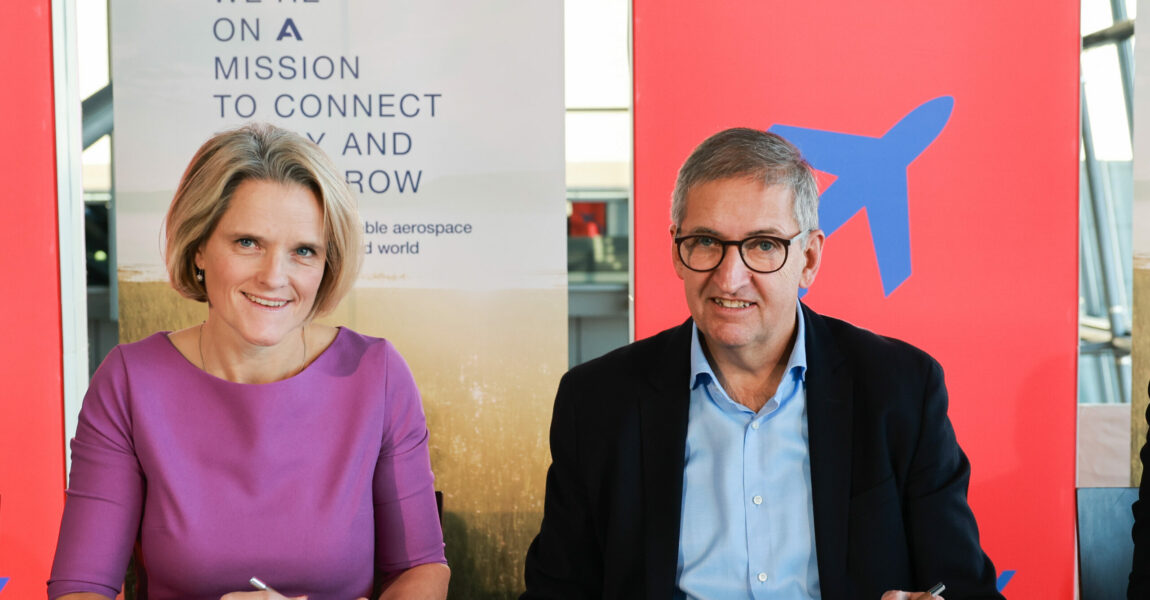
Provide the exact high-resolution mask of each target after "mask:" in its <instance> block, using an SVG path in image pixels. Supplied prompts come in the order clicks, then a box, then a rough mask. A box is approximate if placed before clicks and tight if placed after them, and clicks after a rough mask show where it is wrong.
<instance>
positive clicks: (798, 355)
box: [688, 302, 807, 389]
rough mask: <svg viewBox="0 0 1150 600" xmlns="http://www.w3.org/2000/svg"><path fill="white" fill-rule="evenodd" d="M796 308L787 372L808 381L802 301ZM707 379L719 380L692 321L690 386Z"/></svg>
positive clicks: (693, 386) (697, 328)
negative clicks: (795, 320) (796, 321)
mask: <svg viewBox="0 0 1150 600" xmlns="http://www.w3.org/2000/svg"><path fill="white" fill-rule="evenodd" d="M795 310H796V312H797V315H798V316H797V320H798V323H797V326H796V327H795V329H796V330H797V331H796V333H795V347H794V348H792V349H791V355H790V357H789V358H788V359H787V371H786V372H787V373H793V374H794V375H795V376H796V377H797V378H798V379H799V380H802V381H806V378H807V334H806V329H807V328H806V325H804V324H803V307H802V303H799V302H796V303H795ZM707 381H718V378H717V377H715V372H714V371H713V370H712V369H711V363H709V362H707V355H706V354H704V353H703V344H701V343H700V342H699V327H698V325H696V324H695V323H694V322H692V323H691V378H690V380H689V382H688V383H689V386H690V388H691V389H694V388H695V387H697V386H699V385H700V384H703V383H706V382H707Z"/></svg>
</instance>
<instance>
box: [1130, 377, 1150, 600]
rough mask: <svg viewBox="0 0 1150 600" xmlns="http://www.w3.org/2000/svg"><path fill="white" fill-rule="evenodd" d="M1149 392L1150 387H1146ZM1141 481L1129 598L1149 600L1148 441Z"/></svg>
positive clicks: (1148, 416) (1148, 417)
mask: <svg viewBox="0 0 1150 600" xmlns="http://www.w3.org/2000/svg"><path fill="white" fill-rule="evenodd" d="M1147 393H1150V389H1147ZM1146 421H1147V422H1148V423H1150V406H1148V407H1146ZM1140 456H1141V458H1142V483H1141V485H1139V486H1138V500H1136V501H1134V507H1133V510H1134V531H1133V532H1132V534H1131V535H1133V536H1134V566H1133V568H1132V569H1131V570H1130V587H1129V588H1128V589H1127V592H1126V597H1127V598H1128V599H1129V600H1150V477H1147V476H1146V470H1147V469H1148V468H1150V443H1143V444H1142V452H1141V453H1140Z"/></svg>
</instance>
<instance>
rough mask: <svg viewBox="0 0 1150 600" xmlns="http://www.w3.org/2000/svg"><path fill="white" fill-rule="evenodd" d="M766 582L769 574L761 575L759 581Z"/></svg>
mask: <svg viewBox="0 0 1150 600" xmlns="http://www.w3.org/2000/svg"><path fill="white" fill-rule="evenodd" d="M766 580H767V574H766V573H759V581H766Z"/></svg>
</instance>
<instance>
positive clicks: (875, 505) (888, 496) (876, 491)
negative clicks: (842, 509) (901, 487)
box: [850, 475, 898, 516]
mask: <svg viewBox="0 0 1150 600" xmlns="http://www.w3.org/2000/svg"><path fill="white" fill-rule="evenodd" d="M889 505H894V506H898V488H897V486H896V485H895V481H894V475H891V476H890V477H887V478H886V479H884V480H882V481H881V482H880V483H879V484H878V485H874V486H871V487H869V488H867V489H865V490H863V491H861V492H859V493H857V494H855V495H853V496H851V508H850V514H851V515H852V516H854V515H860V514H866V513H870V512H874V511H876V510H879V509H881V508H883V507H886V506H889Z"/></svg>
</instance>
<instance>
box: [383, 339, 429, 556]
mask: <svg viewBox="0 0 1150 600" xmlns="http://www.w3.org/2000/svg"><path fill="white" fill-rule="evenodd" d="M384 361H385V364H384V368H383V373H384V377H385V381H384V390H385V395H384V401H385V402H386V412H387V418H386V424H385V431H384V432H383V440H382V444H381V446H380V452H379V461H378V462H377V463H376V468H375V475H374V480H373V487H374V490H373V491H374V507H375V535H376V543H375V548H376V566H377V568H378V569H379V570H380V571H382V572H383V573H385V574H388V575H389V576H390V575H394V574H396V573H398V572H399V571H403V570H405V569H408V568H411V567H414V566H417V565H421V564H426V563H436V562H438V563H445V562H447V561H446V559H445V557H444V551H443V549H444V546H443V532H442V529H441V527H440V522H439V513H438V510H437V509H436V503H435V487H434V476H433V475H432V472H431V460H430V458H429V455H428V431H427V422H426V420H425V418H424V414H423V406H422V404H421V402H420V396H419V390H418V389H417V388H416V385H415V379H414V378H413V377H412V375H411V370H410V369H409V368H408V366H407V363H406V362H404V360H403V357H401V356H400V355H399V352H398V351H396V350H395V348H394V347H393V346H392V345H391V344H390V343H387V344H386V349H385V352H384Z"/></svg>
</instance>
